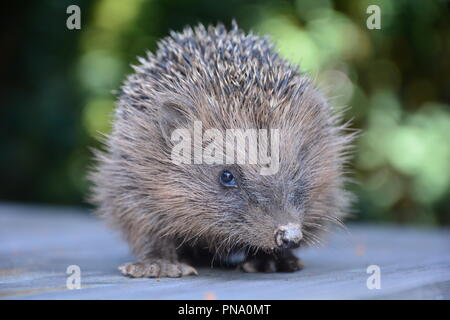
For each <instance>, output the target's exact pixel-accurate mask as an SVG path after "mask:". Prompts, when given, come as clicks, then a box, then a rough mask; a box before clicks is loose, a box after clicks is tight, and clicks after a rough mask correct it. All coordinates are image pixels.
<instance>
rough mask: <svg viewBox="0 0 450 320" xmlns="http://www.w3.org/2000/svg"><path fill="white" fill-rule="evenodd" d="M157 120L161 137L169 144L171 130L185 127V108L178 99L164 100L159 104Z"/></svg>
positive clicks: (186, 118) (186, 116) (186, 119)
mask: <svg viewBox="0 0 450 320" xmlns="http://www.w3.org/2000/svg"><path fill="white" fill-rule="evenodd" d="M158 122H159V127H160V129H161V134H162V136H163V138H164V139H165V140H166V142H167V143H169V144H170V141H171V139H170V138H171V136H172V132H173V131H174V130H176V129H183V128H186V125H187V122H188V115H187V113H186V108H185V107H184V105H183V104H182V103H181V102H180V101H174V100H167V101H164V102H163V103H161V105H160V109H159V119H158Z"/></svg>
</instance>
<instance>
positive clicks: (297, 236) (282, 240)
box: [275, 223, 303, 249]
mask: <svg viewBox="0 0 450 320" xmlns="http://www.w3.org/2000/svg"><path fill="white" fill-rule="evenodd" d="M302 238H303V234H302V230H301V226H300V225H299V224H295V223H288V224H287V225H284V226H280V227H278V228H277V229H276V230H275V243H276V244H277V246H278V247H280V248H283V249H294V248H298V247H299V245H300V240H302Z"/></svg>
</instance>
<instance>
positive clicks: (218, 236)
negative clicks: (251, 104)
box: [159, 103, 346, 250]
mask: <svg viewBox="0 0 450 320" xmlns="http://www.w3.org/2000/svg"><path fill="white" fill-rule="evenodd" d="M166 107H169V108H172V110H171V111H170V112H167V113H166V114H167V115H169V116H166V117H165V118H163V121H162V123H163V126H162V129H163V131H168V130H170V132H171V133H169V134H167V133H166V134H163V135H164V136H166V137H171V138H170V139H171V141H167V143H169V144H171V145H172V147H173V146H174V141H175V142H179V141H181V140H183V141H185V139H184V138H183V139H180V136H177V135H175V136H174V134H173V132H174V131H173V129H174V128H177V127H176V126H169V127H166V128H165V127H164V126H167V124H170V123H171V122H172V123H175V124H176V125H179V124H180V123H181V124H182V128H184V129H185V128H191V129H188V131H189V132H188V133H187V135H188V136H190V138H191V139H192V140H189V142H188V149H189V150H191V149H190V147H191V146H193V147H194V148H195V141H194V140H195V137H194V135H195V133H194V130H195V129H192V128H193V127H194V122H195V121H197V120H199V121H200V122H202V123H203V128H202V129H200V130H203V143H201V144H200V145H201V147H202V150H201V152H202V151H203V152H205V150H207V148H209V149H208V150H209V151H211V146H215V148H214V150H215V153H216V155H217V152H219V154H220V152H221V151H220V150H222V151H223V152H225V151H226V150H224V149H226V148H223V147H224V145H225V144H226V139H224V140H221V139H211V135H208V136H209V139H205V135H206V133H205V131H206V130H208V129H210V128H216V130H218V131H221V132H222V137H225V136H226V132H225V131H226V130H228V129H230V128H232V129H236V128H240V127H239V126H240V125H241V127H242V128H261V127H265V128H268V129H269V128H279V130H280V135H281V137H280V145H279V150H278V152H275V154H277V157H278V158H279V159H278V160H279V163H278V164H277V167H278V169H277V170H276V171H274V172H273V174H262V171H261V169H262V168H263V167H267V164H264V165H262V164H259V163H257V164H236V163H232V164H223V163H220V164H217V163H215V164H208V163H205V162H203V163H197V164H195V163H194V162H195V156H196V154H195V153H196V151H195V150H192V153H193V154H192V158H191V157H189V159H188V160H189V163H184V164H174V165H173V166H171V169H170V170H171V171H170V172H168V175H167V177H168V178H166V180H170V181H169V182H167V185H165V184H164V182H162V184H161V183H160V184H159V185H160V186H161V185H163V186H164V190H162V191H161V192H162V193H163V194H164V195H165V196H166V195H169V197H168V205H169V207H168V208H167V211H171V214H172V215H173V218H174V220H176V221H177V223H176V225H177V226H178V229H177V230H174V233H177V234H180V233H181V234H182V237H183V238H185V239H191V240H194V241H195V240H198V239H203V240H206V241H207V242H208V243H210V244H211V245H213V246H215V247H216V248H220V249H230V248H232V247H237V248H239V247H254V248H262V249H266V250H270V249H280V248H295V247H298V246H299V245H300V244H302V243H316V242H317V241H318V238H317V232H318V231H320V230H323V229H325V224H328V222H330V221H333V220H336V221H338V220H337V219H338V217H339V214H340V210H341V209H342V208H343V207H344V206H345V204H346V203H345V201H346V200H345V199H344V198H345V194H344V193H343V192H342V190H341V176H340V173H341V168H340V166H341V159H340V153H341V150H340V149H339V148H340V145H339V144H338V143H337V142H336V140H335V139H333V138H332V135H333V132H332V129H331V128H332V127H331V125H330V123H329V121H328V119H326V118H320V117H321V115H320V114H319V112H318V111H317V110H313V109H312V111H311V114H312V115H311V117H312V116H314V117H316V119H314V121H315V122H312V123H306V124H305V125H302V124H301V121H307V120H305V118H306V117H307V116H308V115H303V118H299V119H296V118H295V117H293V116H292V115H291V116H290V117H285V115H283V114H281V115H274V116H270V117H268V120H265V121H263V122H261V121H260V122H259V123H256V122H255V123H253V122H252V121H255V120H254V119H256V117H255V116H249V115H248V114H242V115H237V116H236V118H234V119H231V120H229V121H225V119H219V120H217V121H215V118H217V117H214V116H213V115H212V116H211V115H210V114H206V115H205V117H204V118H203V119H202V118H201V115H200V117H199V116H198V114H197V115H195V116H194V117H195V118H189V119H186V115H185V114H181V113H180V112H179V111H177V108H176V104H174V103H171V104H166ZM174 107H175V110H174V109H173V108H174ZM185 109H186V108H185ZM210 109H212V110H217V109H218V108H216V109H214V108H210ZM164 119H165V120H164ZM174 119H175V121H174ZM205 124H206V125H205ZM307 125H308V126H309V127H308V126H307ZM217 128H219V129H217ZM174 137H175V139H173V138H174ZM270 140H272V138H271V139H270ZM178 147H179V145H178ZM249 148H250V145H246V147H244V148H241V149H237V150H235V151H236V157H237V154H238V153H239V152H241V151H243V150H244V149H245V150H244V151H248V149H249ZM258 148H259V146H258ZM173 150H174V148H172V151H173ZM269 153H271V155H274V152H273V150H271V151H270V152H269ZM172 155H173V154H172ZM219 158H221V159H226V154H220V157H219ZM204 159H205V153H203V160H204ZM235 159H236V158H235ZM180 224H182V225H180Z"/></svg>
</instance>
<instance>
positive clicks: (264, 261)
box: [240, 253, 304, 273]
mask: <svg viewBox="0 0 450 320" xmlns="http://www.w3.org/2000/svg"><path fill="white" fill-rule="evenodd" d="M240 268H241V270H242V271H244V272H252V273H253V272H295V271H299V270H302V269H303V268H304V265H303V262H302V260H301V259H299V258H297V257H296V256H295V255H294V254H292V253H289V254H284V255H275V254H260V255H256V256H253V257H248V258H247V260H246V261H244V262H243V263H242V264H241V266H240Z"/></svg>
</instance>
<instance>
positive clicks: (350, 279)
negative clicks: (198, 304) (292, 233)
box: [0, 203, 450, 299]
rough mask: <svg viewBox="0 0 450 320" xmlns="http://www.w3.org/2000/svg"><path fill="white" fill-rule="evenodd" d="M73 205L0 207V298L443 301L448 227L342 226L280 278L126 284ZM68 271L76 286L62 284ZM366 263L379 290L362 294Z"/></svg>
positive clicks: (224, 274)
mask: <svg viewBox="0 0 450 320" xmlns="http://www.w3.org/2000/svg"><path fill="white" fill-rule="evenodd" d="M85 213H86V212H83V210H82V209H75V208H60V207H39V206H26V205H17V204H8V203H4V204H0V298H2V299H205V298H217V299H384V298H386V299H397V298H399V299H408V298H411V299H450V231H449V230H448V229H430V228H411V227H398V226H389V225H378V226H375V225H357V224H350V225H349V232H348V233H347V232H343V231H336V232H333V233H332V235H330V237H329V238H328V241H327V244H326V245H325V246H323V247H321V248H309V249H306V250H300V251H299V252H298V254H299V256H301V257H302V259H303V260H304V262H305V264H306V268H305V269H304V270H302V271H300V272H297V273H289V274H280V273H279V274H246V273H242V272H240V271H237V270H222V269H209V268H201V269H199V272H200V275H199V276H197V277H194V276H192V277H186V278H179V279H129V278H126V277H123V276H122V275H121V274H120V273H119V272H118V270H117V266H118V265H119V264H121V263H124V262H127V261H131V260H133V257H132V256H131V255H130V253H129V251H128V248H127V246H126V244H125V243H124V242H123V241H122V240H121V239H120V236H119V235H118V234H117V233H115V232H113V231H111V230H109V229H108V228H106V227H105V226H104V224H103V223H102V222H101V221H98V219H97V218H95V217H93V216H90V215H87V214H85ZM69 265H78V266H79V267H80V268H81V286H82V287H81V289H79V290H69V289H67V287H66V280H67V277H68V275H67V274H66V269H67V267H68V266H69ZM369 265H377V266H379V267H380V271H381V289H373V290H369V289H368V288H367V286H366V281H367V278H368V277H369V276H370V275H369V274H367V272H366V270H367V267H368V266H369Z"/></svg>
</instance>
